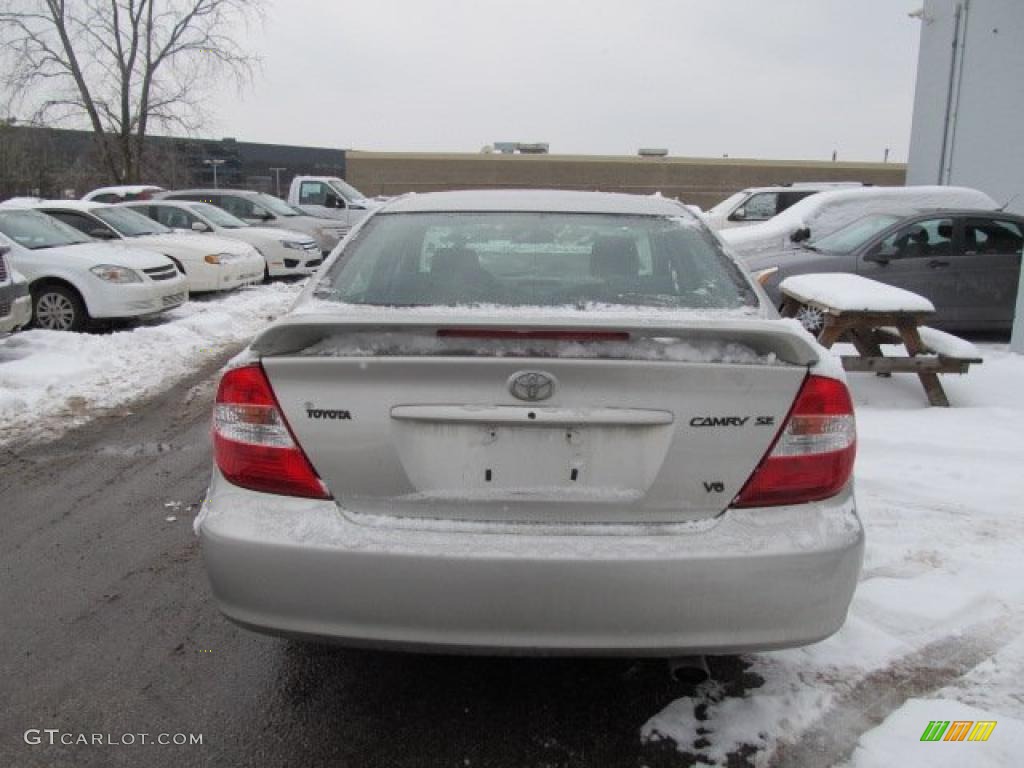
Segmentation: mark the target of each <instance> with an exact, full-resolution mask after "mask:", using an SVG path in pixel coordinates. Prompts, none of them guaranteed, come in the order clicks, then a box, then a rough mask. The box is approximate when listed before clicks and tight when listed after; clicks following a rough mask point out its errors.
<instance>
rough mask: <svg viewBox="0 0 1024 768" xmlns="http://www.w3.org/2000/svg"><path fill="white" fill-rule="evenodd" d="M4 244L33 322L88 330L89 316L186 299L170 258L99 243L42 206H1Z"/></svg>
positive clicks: (132, 312) (147, 309) (148, 310)
mask: <svg viewBox="0 0 1024 768" xmlns="http://www.w3.org/2000/svg"><path fill="white" fill-rule="evenodd" d="M0 245H2V246H6V247H7V248H9V252H8V254H7V257H6V258H7V261H8V262H9V263H10V265H11V266H12V267H13V268H15V269H17V271H18V272H20V273H21V274H22V275H24V276H25V278H26V279H27V280H28V282H29V286H28V287H29V291H30V295H31V300H32V317H33V320H34V322H35V324H36V326H38V327H40V328H46V329H48V330H52V331H81V330H85V329H86V328H87V327H88V326H89V323H90V321H91V320H99V319H114V318H136V317H145V316H146V315H154V314H157V313H159V312H163V311H164V310H167V309H171V308H173V307H177V306H179V305H181V304H183V303H184V302H185V301H186V300H187V299H188V288H187V286H186V282H185V276H184V275H182V274H181V272H180V271H179V270H178V269H177V268H176V267H175V266H174V264H173V263H172V262H171V261H170V260H169V259H168V258H167V257H166V256H161V255H160V254H157V253H153V252H152V251H148V250H145V249H140V248H126V247H122V246H114V245H110V244H107V243H98V242H96V241H95V240H92V239H91V238H88V237H86V236H85V235H83V234H82V233H81V232H79V231H78V230H77V229H74V228H72V227H69V226H67V225H66V224H63V223H61V222H60V221H57V220H56V219H54V218H53V217H51V216H47V215H45V214H43V213H41V212H39V211H35V210H29V209H22V208H15V207H13V206H3V207H0Z"/></svg>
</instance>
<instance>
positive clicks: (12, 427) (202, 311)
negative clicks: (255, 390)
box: [0, 283, 301, 445]
mask: <svg viewBox="0 0 1024 768" xmlns="http://www.w3.org/2000/svg"><path fill="white" fill-rule="evenodd" d="M300 289H301V285H300V284H295V283H292V284H283V283H271V284H269V285H265V286H258V287H253V288H248V289H245V290H239V291H234V292H232V293H230V294H228V295H226V296H223V297H217V298H215V299H211V300H204V301H190V302H188V303H186V304H184V305H182V306H181V307H178V308H176V309H173V310H170V311H169V312H166V313H164V314H163V315H160V316H159V317H158V318H155V319H154V320H151V321H149V322H148V323H146V324H143V325H139V326H136V327H133V328H130V329H128V330H123V331H117V332H114V333H107V334H84V333H82V334H79V333H62V332H59V331H44V330H32V331H24V332H22V333H16V334H14V335H12V336H8V337H6V338H3V339H0V445H3V444H5V443H8V442H10V441H11V440H13V439H15V438H20V437H25V436H38V435H41V434H45V433H49V434H51V435H56V434H59V433H60V431H61V430H62V429H65V428H67V427H69V426H73V425H74V424H77V423H81V422H83V421H85V420H87V419H88V418H91V417H92V416H94V415H95V413H94V411H95V409H102V408H113V407H116V406H120V405H124V404H125V403H128V402H130V401H132V400H135V399H136V398H139V397H144V396H150V395H153V394H155V393H157V392H159V391H161V390H162V389H165V388H166V387H168V386H170V385H171V384H173V383H174V382H175V381H177V380H179V379H181V378H182V377H183V376H185V375H187V374H188V373H189V372H191V371H194V370H197V369H198V368H199V367H200V366H202V365H203V364H204V363H206V362H208V361H210V360H212V359H213V358H214V357H216V356H217V355H218V354H219V353H220V352H221V351H222V350H223V349H225V348H226V347H228V346H231V345H236V344H239V343H243V342H246V341H248V340H249V339H250V338H251V337H252V336H253V335H255V334H256V333H257V332H258V331H260V330H261V329H262V328H263V327H264V326H265V325H266V324H267V323H268V322H269V321H270V320H272V319H273V318H275V317H276V316H278V315H280V314H281V313H282V312H284V311H285V310H287V309H288V308H289V306H290V305H291V304H292V302H293V301H294V300H295V297H296V296H297V295H298V292H299V290H300Z"/></svg>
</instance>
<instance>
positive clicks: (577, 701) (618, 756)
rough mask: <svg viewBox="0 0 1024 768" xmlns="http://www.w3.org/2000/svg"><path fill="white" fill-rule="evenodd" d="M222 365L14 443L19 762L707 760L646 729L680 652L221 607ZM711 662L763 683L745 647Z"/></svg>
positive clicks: (7, 526)
mask: <svg viewBox="0 0 1024 768" xmlns="http://www.w3.org/2000/svg"><path fill="white" fill-rule="evenodd" d="M228 356H229V355H225V356H224V359H227V357H228ZM222 362H223V360H218V361H215V363H214V364H211V365H210V366H207V367H206V368H205V369H203V370H202V371H200V372H199V373H198V374H196V375H194V376H192V377H190V378H189V379H187V380H185V381H183V382H181V383H180V384H178V385H177V386H175V387H174V388H173V389H171V390H170V391H168V392H165V393H164V394H163V395H161V396H160V397H158V398H155V399H153V400H150V401H147V402H139V403H135V404H133V405H132V406H131V407H129V408H126V409H124V410H123V411H121V412H118V413H112V414H106V415H104V416H102V417H100V418H98V419H97V420H95V421H93V422H91V423H90V424H88V425H87V426H85V427H83V428H80V429H77V430H75V431H72V432H69V433H67V434H66V435H65V436H64V437H62V438H61V439H59V440H57V441H55V442H51V443H48V444H42V445H29V446H14V447H12V448H10V449H8V450H0V621H2V625H0V766H5V767H10V768H22V766H26V767H29V768H34V767H35V766H47V767H50V766H76V767H77V766H103V768H108V767H111V766H146V767H147V768H150V767H152V768H159V767H160V766H193V765H215V766H291V765H295V766H303V768H307V767H312V766H328V765H330V766H374V767H377V766H396V767H399V766H400V767H403V768H404V767H405V766H410V767H412V766H415V767H416V768H421V767H423V766H453V767H458V768H467V767H469V766H516V767H519V766H552V767H553V766H592V765H593V766H650V768H657V767H658V766H669V765H671V766H685V765H693V764H694V759H693V756H687V755H681V754H680V753H678V752H677V751H676V750H675V748H674V746H673V745H672V744H671V743H668V742H658V743H653V744H643V743H642V742H641V739H640V728H641V726H642V725H643V724H644V722H646V720H647V719H648V718H649V717H651V716H652V715H654V714H656V713H657V712H658V711H659V710H661V709H662V708H663V707H664V706H665V705H667V704H669V703H670V702H671V701H673V700H674V699H676V698H678V697H680V696H684V695H690V694H692V693H693V692H694V685H695V684H694V682H693V681H688V682H680V681H677V680H676V679H674V678H673V676H671V675H670V674H669V672H668V666H667V664H666V663H665V662H664V661H657V660H638V661H632V660H621V659H620V660H600V659H590V660H573V659H568V660H567V659H528V658H526V659H523V658H518V659H517V658H498V659H495V658H481V657H469V658H464V657H448V656H428V655H414V654H403V653H388V652H372V651H356V650H348V649H342V648H337V647H330V646H318V645H310V644H305V643H296V642H291V641H286V640H281V639H276V638H271V637H264V636H261V635H256V634H252V633H250V632H247V631H245V630H242V629H239V628H237V627H235V626H234V625H232V624H231V623H230V622H228V621H227V620H226V619H224V618H223V617H222V616H221V614H220V613H219V612H218V610H217V608H216V606H215V605H214V603H213V600H212V598H211V596H210V591H209V587H208V585H207V582H206V577H205V573H204V570H203V565H202V557H201V551H200V546H199V543H198V540H197V539H196V537H195V535H194V534H193V532H192V520H193V518H194V516H195V513H196V511H197V508H198V505H199V503H200V501H201V500H202V498H203V494H204V491H205V489H206V484H207V481H208V478H209V468H210V461H211V456H210V447H209V435H208V430H209V412H210V406H211V402H212V399H213V394H214V382H215V378H216V370H217V368H219V366H220V364H221V363H222ZM169 518H174V519H169ZM311 588H315V585H311ZM712 671H713V672H714V673H715V677H716V679H717V680H719V681H720V682H721V683H722V684H723V685H724V686H725V689H726V690H727V691H728V692H729V693H731V694H733V695H735V694H739V693H741V692H742V691H743V690H745V689H749V688H751V687H756V686H757V685H758V683H759V681H758V680H757V679H756V677H755V676H753V675H751V674H749V673H747V672H745V664H744V662H743V660H742V659H741V658H736V657H726V658H722V659H716V660H712ZM143 734H145V736H143ZM197 736H198V737H199V739H200V740H201V743H188V742H189V741H192V742H194V741H195V739H196V737H197ZM182 739H184V740H186V743H184V744H180V743H179V744H176V743H174V741H176V740H177V741H181V740H182ZM97 741H98V742H99V743H97ZM158 741H168V742H171V743H167V744H161V743H157V742H158ZM51 742H52V743H51ZM62 742H64V743H62ZM126 742H131V743H126ZM736 764H738V765H740V764H745V760H744V757H743V756H739V755H737V756H736Z"/></svg>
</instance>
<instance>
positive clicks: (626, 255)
mask: <svg viewBox="0 0 1024 768" xmlns="http://www.w3.org/2000/svg"><path fill="white" fill-rule="evenodd" d="M590 274H591V275H593V276H594V277H636V276H637V275H638V274H640V257H639V256H638V255H637V251H636V240H634V239H633V238H632V237H629V236H628V235H605V236H603V237H598V238H596V239H595V240H594V247H593V249H592V250H591V252H590Z"/></svg>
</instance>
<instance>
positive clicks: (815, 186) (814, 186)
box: [740, 181, 865, 194]
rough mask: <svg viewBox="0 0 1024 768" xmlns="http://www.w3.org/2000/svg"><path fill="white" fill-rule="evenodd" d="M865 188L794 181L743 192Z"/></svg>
mask: <svg viewBox="0 0 1024 768" xmlns="http://www.w3.org/2000/svg"><path fill="white" fill-rule="evenodd" d="M863 186H865V185H864V184H862V183H861V182H859V181H794V182H793V183H791V184H769V185H768V186H765V187H746V188H745V189H742V190H740V191H741V192H750V193H759V192H807V193H809V194H813V193H814V192H816V191H817V192H832V191H833V190H837V189H848V188H853V189H856V188H858V187H863Z"/></svg>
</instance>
